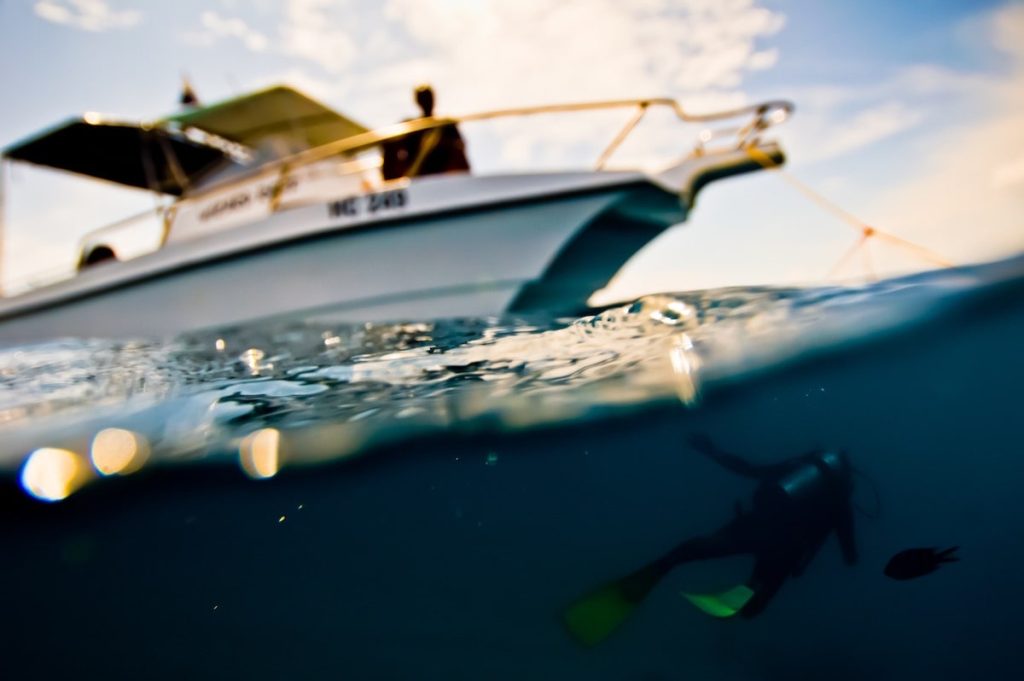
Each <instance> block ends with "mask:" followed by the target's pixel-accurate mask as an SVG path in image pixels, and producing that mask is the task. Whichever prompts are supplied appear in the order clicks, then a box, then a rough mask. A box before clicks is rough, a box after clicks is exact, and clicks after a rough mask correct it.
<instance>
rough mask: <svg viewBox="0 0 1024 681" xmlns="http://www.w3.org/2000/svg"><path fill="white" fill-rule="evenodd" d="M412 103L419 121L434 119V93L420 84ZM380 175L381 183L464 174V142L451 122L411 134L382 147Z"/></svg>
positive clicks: (427, 86)
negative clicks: (456, 173)
mask: <svg viewBox="0 0 1024 681" xmlns="http://www.w3.org/2000/svg"><path fill="white" fill-rule="evenodd" d="M414 94H415V99H416V104H417V105H418V106H419V108H420V112H421V114H422V117H423V118H433V117H434V90H433V88H431V87H430V86H429V85H421V86H419V87H417V88H416V90H415V93H414ZM382 147H383V165H382V167H381V173H382V174H383V176H384V179H385V180H393V179H396V178H399V177H420V176H423V175H437V174H440V173H451V172H466V171H468V170H469V161H468V160H467V158H466V143H465V142H464V141H463V139H462V135H461V134H460V133H459V129H458V127H457V126H456V125H455V124H454V123H446V124H444V125H441V126H439V127H437V128H431V129H429V130H420V131H417V132H411V133H409V134H408V135H406V136H404V137H402V138H401V139H398V140H392V141H390V142H385V143H384V144H383V145H382Z"/></svg>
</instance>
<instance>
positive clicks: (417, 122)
mask: <svg viewBox="0 0 1024 681" xmlns="http://www.w3.org/2000/svg"><path fill="white" fill-rule="evenodd" d="M631 107H635V108H636V112H635V113H634V115H633V116H632V117H631V118H630V120H629V121H627V123H626V124H625V126H624V127H622V128H621V129H619V130H618V132H617V134H616V136H615V137H614V139H612V141H611V142H610V143H609V144H608V145H607V146H606V147H605V148H604V150H603V151H602V152H601V155H600V156H599V157H598V160H597V163H596V166H595V168H596V169H597V170H601V169H602V168H603V167H604V166H605V164H606V162H607V161H608V159H609V158H610V157H611V156H612V155H613V154H614V152H615V151H616V150H617V149H618V148H619V147H620V146H621V145H622V143H623V142H624V141H625V140H626V138H627V137H628V136H629V135H630V134H631V133H632V131H633V130H634V129H635V128H636V127H637V125H638V124H639V123H640V121H641V119H642V118H643V116H644V115H645V114H646V113H647V112H648V111H649V110H650V109H651V108H652V107H663V108H667V109H668V110H670V111H671V112H672V113H674V114H675V116H676V117H677V118H678V119H679V120H680V121H682V122H684V123H712V122H715V121H723V120H728V119H731V118H736V117H738V116H743V115H749V116H750V117H751V118H750V120H749V121H748V122H747V123H746V124H744V125H738V126H737V127H734V128H730V129H729V130H728V131H727V134H730V136H731V137H732V138H734V139H736V145H737V148H740V147H743V146H746V145H748V144H749V143H750V142H751V141H753V140H755V139H756V137H757V135H759V134H760V133H761V132H762V131H763V130H765V129H767V128H769V127H771V126H772V125H773V124H776V123H781V122H782V121H784V120H785V119H786V118H787V117H788V116H789V115H790V114H791V113H792V111H793V104H792V103H791V102H788V101H785V100H770V101H766V102H762V103H759V104H753V105H749V106H743V107H737V108H734V109H728V110H725V111H716V112H712V113H706V114H691V113H688V112H687V111H686V110H685V109H684V108H683V106H682V105H681V104H680V103H679V102H678V101H676V100H675V99H672V98H670V97H654V98H636V99H614V100H604V101H597V102H573V103H565V104H546V105H538V106H525V107H516V108H509V109H495V110H491V111H483V112H478V113H473V114H466V115H461V116H448V117H429V118H418V119H414V120H410V121H405V122H403V123H396V124H394V125H389V126H385V127H383V128H378V129H376V130H370V131H367V132H364V133H359V134H357V135H353V136H351V137H345V138H342V139H339V140H335V141H333V142H328V143H327V144H323V145H321V146H318V147H314V148H312V149H307V150H304V151H301V152H298V153H296V154H293V155H291V156H287V157H283V158H280V159H275V160H273V161H270V162H267V163H263V164H260V165H258V166H255V167H253V168H252V169H250V170H248V171H246V172H242V173H240V174H238V175H235V176H233V177H231V178H230V179H227V180H225V181H223V182H220V183H217V184H212V185H209V186H206V187H203V188H201V189H199V190H195V191H193V192H187V193H186V194H184V195H183V196H182V197H181V198H180V199H178V200H177V201H175V202H174V203H173V204H171V205H170V206H158V207H157V208H156V209H155V210H154V209H150V210H147V211H143V212H140V213H138V214H136V215H132V216H130V217H127V218H124V219H121V220H118V221H117V222H115V223H112V224H108V225H104V226H102V227H99V228H97V229H94V230H92V231H90V232H88V233H87V234H85V235H83V237H82V238H81V240H80V242H79V243H81V244H84V243H86V242H87V241H89V240H93V239H95V238H96V236H97V235H100V234H103V233H105V232H108V231H116V230H117V229H119V228H122V227H125V226H127V225H129V224H131V223H132V222H136V221H139V220H142V219H145V218H149V217H154V216H155V217H162V218H163V219H164V221H165V223H167V222H168V221H169V220H170V219H173V215H174V212H175V211H176V209H178V208H180V207H181V206H182V205H185V204H188V203H190V202H191V201H193V200H197V199H201V198H203V197H205V196H206V195H208V194H211V193H214V192H217V191H221V190H223V189H225V188H228V187H231V186H233V185H237V184H241V183H243V182H245V181H247V180H250V179H252V178H253V177H256V176H259V175H270V174H273V173H274V172H276V173H277V174H278V177H277V180H276V182H275V185H274V191H273V192H272V200H271V207H270V208H271V212H276V211H277V210H278V209H279V208H280V198H281V195H282V193H283V188H284V187H285V186H286V184H287V182H288V180H289V177H290V175H291V173H292V172H294V171H295V170H297V169H299V168H302V167H305V166H309V165H311V164H313V163H316V162H317V161H322V160H325V159H328V158H331V157H333V156H339V155H342V154H353V153H357V152H360V151H365V150H367V149H370V148H373V147H376V146H380V145H382V144H384V143H387V142H390V141H393V140H398V139H401V138H403V137H405V136H407V135H410V134H412V133H416V132H422V131H426V130H436V129H439V128H442V127H444V126H447V125H453V124H456V125H457V124H460V123H474V122H479V121H488V120H493V119H497V118H512V117H525V116H535V115H542V114H557V113H577V112H584V111H606V110H612V109H625V108H631ZM720 136H721V135H720V134H719V133H716V132H715V131H710V130H709V131H706V132H705V134H702V135H701V136H699V137H698V140H697V146H696V149H695V151H696V153H703V147H704V144H705V143H707V142H709V141H711V140H713V139H716V138H718V137H720ZM169 228H170V225H169V224H165V225H164V235H163V240H162V241H163V242H165V241H166V238H167V232H168V230H169Z"/></svg>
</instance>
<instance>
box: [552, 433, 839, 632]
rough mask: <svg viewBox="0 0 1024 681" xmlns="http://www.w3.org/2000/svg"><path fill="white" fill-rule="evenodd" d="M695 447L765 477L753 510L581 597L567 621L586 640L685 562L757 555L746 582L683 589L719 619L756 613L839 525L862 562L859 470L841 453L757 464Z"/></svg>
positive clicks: (734, 468)
mask: <svg viewBox="0 0 1024 681" xmlns="http://www.w3.org/2000/svg"><path fill="white" fill-rule="evenodd" d="M690 443H691V445H693V447H694V448H695V449H697V450H698V451H700V452H701V453H703V454H705V455H707V456H708V457H709V458H710V459H711V460H712V461H714V462H716V463H717V464H719V465H720V466H722V467H723V468H725V469H726V470H728V471H731V472H733V473H735V474H737V475H740V476H743V477H746V478H753V479H755V480H757V481H759V483H760V484H759V485H758V486H757V489H756V490H755V491H754V495H753V504H752V508H751V510H749V511H744V510H743V509H742V508H741V507H740V505H739V504H738V503H737V506H736V516H735V517H734V518H733V519H732V520H731V521H730V522H728V523H726V525H724V526H723V527H722V528H721V529H719V530H717V531H715V532H713V533H712V534H709V535H705V536H700V537H695V538H692V539H688V540H686V541H684V542H682V543H681V544H679V545H678V546H676V547H675V548H673V549H672V550H671V551H669V552H668V553H666V554H664V555H663V556H661V557H660V558H657V559H656V560H654V561H652V562H650V563H648V564H647V565H645V566H644V567H642V568H640V569H639V570H636V571H634V572H632V573H631V574H629V575H627V576H626V577H624V578H622V579H619V580H616V581H614V582H611V583H610V584H606V585H604V586H602V587H600V588H598V589H597V590H595V591H593V592H591V593H590V594H588V595H587V596H584V597H583V598H582V599H580V600H578V601H577V602H576V603H574V604H573V605H572V606H570V607H569V609H568V610H566V612H565V623H566V625H567V627H568V628H569V631H570V633H572V634H573V635H574V636H575V637H576V638H577V639H579V640H580V641H581V642H583V643H585V644H588V645H594V644H596V643H598V642H600V641H601V640H603V639H604V638H605V637H606V636H608V635H609V634H611V633H612V631H614V630H615V628H617V627H618V625H619V624H620V623H621V622H622V621H624V620H625V618H626V617H627V616H628V615H629V614H630V612H632V610H633V608H634V607H636V606H637V605H639V604H640V603H641V602H642V601H643V599H644V598H645V597H646V596H647V594H648V593H650V591H651V590H652V589H653V588H654V587H655V586H656V585H657V584H658V582H659V581H660V580H661V579H662V578H663V577H664V576H665V575H667V574H668V573H669V572H671V571H672V570H674V569H675V568H676V567H677V566H679V565H682V564H683V563H688V562H691V561H697V560H708V559H712V558H722V557H725V556H732V555H737V554H748V553H749V554H753V556H754V569H753V572H752V574H751V576H750V578H749V579H748V580H747V582H746V584H743V585H740V586H737V587H734V588H732V589H729V590H728V591H725V592H723V593H720V594H709V595H690V594H684V595H685V596H686V597H687V598H688V599H689V600H690V601H691V602H692V603H693V604H694V605H695V606H697V607H698V608H700V609H701V610H703V611H704V612H706V613H708V614H710V615H714V616H716V617H731V616H733V615H735V614H740V615H742V616H744V617H753V616H755V615H757V614H759V613H760V612H761V611H763V610H764V608H765V606H767V605H768V603H769V601H771V599H772V597H774V596H775V594H776V593H777V592H778V590H779V588H780V587H781V586H782V584H783V583H784V582H785V581H786V579H787V578H789V577H799V576H800V575H801V574H803V572H804V570H805V569H806V568H807V566H808V564H809V563H810V562H811V560H812V559H813V558H814V556H815V554H817V552H818V550H819V549H820V548H821V546H822V544H823V543H824V542H825V539H826V538H827V537H828V535H829V534H830V533H831V532H832V531H833V530H834V531H835V532H836V535H837V536H838V538H839V545H840V548H841V549H842V553H843V558H844V560H845V561H846V563H847V564H848V565H853V564H855V563H856V562H857V549H856V545H855V544H854V535H853V505H852V501H851V497H852V492H853V468H852V466H851V465H850V462H849V460H848V458H847V456H846V454H845V452H842V451H825V450H815V451H811V452H808V453H806V454H803V455H800V456H796V457H793V458H791V459H787V460H785V461H782V462H779V463H775V464H767V465H761V464H752V463H749V462H747V461H745V460H743V459H742V458H740V457H738V456H736V455H734V454H730V453H728V452H726V451H723V450H722V449H719V448H718V447H717V446H715V444H714V443H713V442H712V441H711V440H710V439H709V438H708V437H707V436H705V435H696V436H693V437H692V438H691V440H690Z"/></svg>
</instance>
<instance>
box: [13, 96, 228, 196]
mask: <svg viewBox="0 0 1024 681" xmlns="http://www.w3.org/2000/svg"><path fill="white" fill-rule="evenodd" d="M3 155H4V157H5V158H8V159H11V160H15V161H24V162H26V163H34V164H36V165H41V166H47V167H50V168H56V169H58V170H66V171H69V172H72V173H78V174H81V175H87V176H89V177H93V178H96V179H100V180H106V181H108V182H116V183H117V184H121V185H125V186H128V187H137V188H139V189H149V190H151V191H156V192H160V193H163V194H172V195H174V196H180V195H182V194H183V193H185V192H186V191H187V190H188V189H189V188H190V187H192V186H193V185H194V184H195V183H196V182H197V181H198V180H199V178H200V177H201V176H202V175H203V174H204V173H206V172H208V171H209V170H211V169H212V168H214V167H215V166H217V165H219V164H221V163H222V162H224V161H225V160H230V158H229V157H228V156H227V155H226V154H225V152H224V151H223V150H221V149H219V148H216V147H213V146H210V145H207V144H203V143H201V142H199V141H196V140H193V139H189V138H188V137H186V136H185V135H184V134H182V133H180V132H178V131H174V130H169V129H167V128H164V127H159V126H147V125H142V124H139V123H116V122H110V121H104V120H101V119H99V118H98V117H97V116H94V115H86V116H81V117H77V118H72V119H70V120H68V121H67V122H65V123H63V124H61V125H58V126H57V127H55V128H52V129H51V130H48V131H46V132H44V133H42V134H41V135H38V136H36V137H33V138H31V139H28V140H26V141H23V142H20V143H17V144H15V145H13V146H11V147H8V148H7V149H5V150H4V152H3Z"/></svg>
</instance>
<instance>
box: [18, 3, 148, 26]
mask: <svg viewBox="0 0 1024 681" xmlns="http://www.w3.org/2000/svg"><path fill="white" fill-rule="evenodd" d="M34 9H35V13H36V16H38V17H41V18H42V19H45V20H46V21H50V22H53V23H55V24H63V25H65V26H70V27H72V28H77V29H80V30H83V31H95V32H100V31H108V30H111V29H123V28H131V27H132V26H135V25H136V24H138V23H139V22H140V21H141V20H142V12H140V11H138V10H114V9H111V8H110V5H109V4H107V2H106V0H38V2H36V4H35V6H34Z"/></svg>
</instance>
